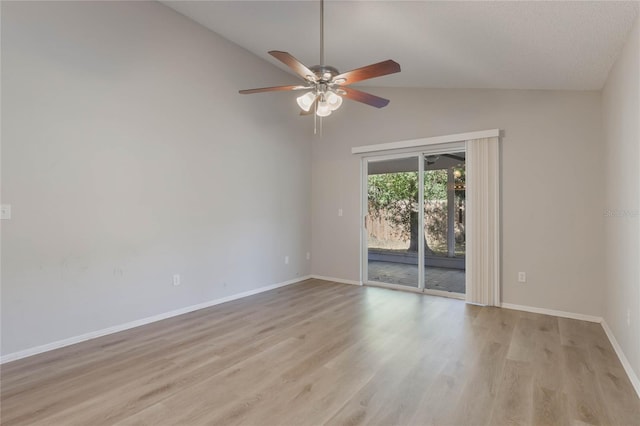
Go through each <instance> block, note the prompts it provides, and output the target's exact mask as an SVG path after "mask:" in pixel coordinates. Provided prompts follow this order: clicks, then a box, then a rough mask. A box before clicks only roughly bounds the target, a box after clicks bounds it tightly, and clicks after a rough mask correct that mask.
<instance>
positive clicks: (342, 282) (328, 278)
mask: <svg viewBox="0 0 640 426" xmlns="http://www.w3.org/2000/svg"><path fill="white" fill-rule="evenodd" d="M309 278H313V279H316V280H324V281H332V282H334V283H340V284H351V285H362V283H361V282H360V281H354V280H345V279H342V278H333V277H324V276H322V275H310V276H309Z"/></svg>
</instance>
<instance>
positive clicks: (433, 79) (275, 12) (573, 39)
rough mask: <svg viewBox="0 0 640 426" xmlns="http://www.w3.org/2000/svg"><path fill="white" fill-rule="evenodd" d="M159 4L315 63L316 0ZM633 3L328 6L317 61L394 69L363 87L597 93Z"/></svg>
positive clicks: (252, 45)
mask: <svg viewBox="0 0 640 426" xmlns="http://www.w3.org/2000/svg"><path fill="white" fill-rule="evenodd" d="M163 3H164V4H166V5H167V6H169V7H171V8H173V9H174V10H176V11H178V12H180V13H182V14H183V15H185V16H187V17H190V18H191V19H193V20H195V21H196V22H199V23H200V24H202V25H204V26H206V27H208V28H209V29H211V30H213V31H215V32H216V33H218V34H220V35H222V36H223V37H225V38H227V39H229V40H231V41H233V42H235V43H237V44H238V45H240V46H242V47H244V48H245V49H247V50H249V51H251V52H253V53H255V54H256V55H258V56H260V57H262V58H265V59H267V60H268V61H270V62H271V63H274V64H277V65H278V66H281V64H280V63H279V62H278V61H276V60H275V59H274V58H272V57H271V56H269V55H268V54H267V51H269V50H283V51H287V52H289V53H291V54H292V55H293V56H295V57H296V58H298V59H299V60H300V61H301V62H303V63H305V64H306V65H308V66H311V65H314V64H317V63H318V58H319V2H318V1H308V0H305V1H238V0H236V1H178V2H176V1H164V2H163ZM638 5H639V3H638V2H637V1H627V2H613V1H584V2H582V1H581V2H577V1H527V2H523V1H505V2H492V1H470V2H433V1H338V0H330V1H329V0H328V1H327V2H326V4H325V51H326V61H325V62H326V63H327V64H328V65H333V66H335V67H336V68H338V69H339V70H340V71H348V70H350V69H353V68H358V67H361V66H364V65H368V64H370V63H374V62H379V61H382V60H385V59H394V60H395V61H396V62H398V63H400V65H401V67H402V72H401V73H399V74H395V75H391V76H386V77H380V78H377V79H374V80H369V81H367V82H366V85H368V86H393V87H398V86H400V87H432V88H502V89H570V90H597V89H601V88H602V86H603V85H604V82H605V80H606V78H607V74H608V72H609V69H610V68H611V66H612V64H613V62H614V61H615V58H616V57H617V55H618V53H619V52H620V50H621V49H622V46H623V45H624V42H625V41H626V37H627V34H628V33H629V30H630V29H631V27H632V25H633V22H634V20H635V17H636V16H637V14H638ZM281 67H282V68H283V69H285V68H286V67H284V66H283V65H282V66H281ZM295 81H296V80H295V79H294V78H292V79H291V81H274V82H273V84H274V85H275V84H291V83H295Z"/></svg>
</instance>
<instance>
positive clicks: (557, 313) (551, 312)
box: [501, 303, 602, 323]
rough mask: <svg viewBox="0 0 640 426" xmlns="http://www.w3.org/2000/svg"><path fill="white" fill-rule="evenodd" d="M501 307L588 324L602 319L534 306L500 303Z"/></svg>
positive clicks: (599, 321)
mask: <svg viewBox="0 0 640 426" xmlns="http://www.w3.org/2000/svg"><path fill="white" fill-rule="evenodd" d="M501 307H503V308H506V309H513V310H516V311H524V312H533V313H534V314H544V315H553V316H556V317H562V318H570V319H576V320H581V321H589V322H597V323H601V322H602V317H596V316H593V315H585V314H576V313H574V312H565V311H556V310H554V309H546V308H536V307H534V306H525V305H514V304H513V303H502V304H501Z"/></svg>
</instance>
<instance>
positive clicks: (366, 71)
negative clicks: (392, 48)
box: [333, 59, 400, 85]
mask: <svg viewBox="0 0 640 426" xmlns="http://www.w3.org/2000/svg"><path fill="white" fill-rule="evenodd" d="M396 72H400V64H399V63H397V62H395V61H392V60H391V59H389V60H386V61H382V62H378V63H377V64H371V65H367V66H366V67H362V68H357V69H355V70H351V71H347V72H345V73H342V74H338V75H336V76H335V77H333V81H335V82H337V83H338V84H340V85H345V84H352V83H356V82H358V81H362V80H367V79H370V78H375V77H381V76H383V75H388V74H393V73H396ZM340 80H344V81H343V82H341V81H340Z"/></svg>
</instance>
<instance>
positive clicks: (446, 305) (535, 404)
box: [1, 280, 640, 426]
mask: <svg viewBox="0 0 640 426" xmlns="http://www.w3.org/2000/svg"><path fill="white" fill-rule="evenodd" d="M1 380H2V382H1V384H2V392H1V395H2V398H1V402H2V415H1V420H2V424H3V425H6V426H9V425H23V424H37V425H56V426H57V425H64V426H67V425H91V426H93V425H102V424H117V425H165V424H166V425H191V424H220V425H235V424H249V425H322V424H329V425H359V424H363V425H365V424H366V425H404V424H406V425H435V424H443V425H445V424H448V425H513V424H536V425H571V424H573V425H583V424H594V425H598V424H602V425H632V424H640V400H639V399H638V397H637V396H636V394H635V393H634V390H633V388H632V386H631V383H630V382H629V380H628V378H627V376H626V375H625V373H624V370H623V368H622V366H621V364H620V362H619V361H618V359H617V357H616V355H615V353H614V351H613V349H612V347H611V345H610V344H609V341H608V340H607V338H606V336H605V334H604V332H603V330H602V328H601V327H600V325H599V324H593V323H588V322H582V321H576V320H569V319H562V318H556V317H552V316H545V315H537V314H530V313H524V312H518V311H512V310H507V309H499V308H486V307H478V306H471V305H466V304H465V303H464V302H462V301H460V300H453V299H446V298H438V297H432V296H423V295H419V294H414V293H405V292H399V291H393V290H387V289H381V288H373V287H358V286H350V285H342V284H335V283H328V282H325V281H318V280H309V281H305V282H303V283H300V284H297V285H293V286H288V287H284V288H281V289H278V290H273V291H270V292H267V293H262V294H259V295H256V296H252V297H249V298H245V299H242V300H237V301H234V302H229V303H225V304H223V305H219V306H215V307H212V308H208V309H204V310H201V311H197V312H193V313H190V314H186V315H182V316H180V317H176V318H172V319H168V320H164V321H161V322H157V323H154V324H150V325H146V326H143V327H139V328H136V329H132V330H129V331H125V332H121V333H118V334H113V335H110V336H106V337H102V338H99V339H95V340H92V341H88V342H84V343H80V344H77V345H74V346H69V347H67V348H63V349H59V350H56V351H52V352H49V353H46V354H41V355H37V356H34V357H31V358H27V359H24V360H19V361H15V362H11V363H8V364H5V365H3V366H2V370H1Z"/></svg>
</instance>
